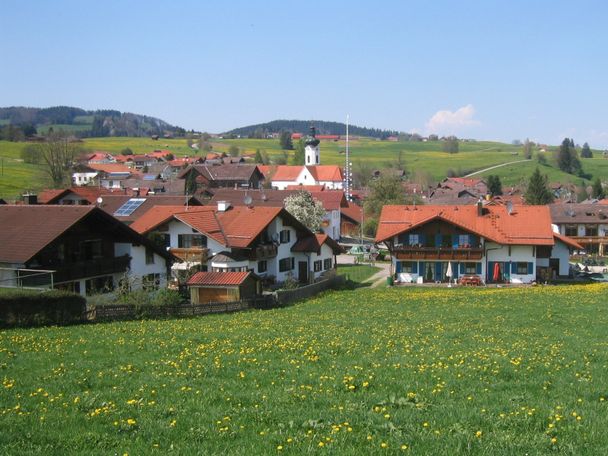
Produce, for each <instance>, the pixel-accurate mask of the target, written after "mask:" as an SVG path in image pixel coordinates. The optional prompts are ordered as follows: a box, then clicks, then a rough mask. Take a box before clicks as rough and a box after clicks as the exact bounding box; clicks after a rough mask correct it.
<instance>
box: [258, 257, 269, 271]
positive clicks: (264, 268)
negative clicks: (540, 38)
mask: <svg viewBox="0 0 608 456" xmlns="http://www.w3.org/2000/svg"><path fill="white" fill-rule="evenodd" d="M266 271H268V262H267V261H266V260H262V261H258V272H266Z"/></svg>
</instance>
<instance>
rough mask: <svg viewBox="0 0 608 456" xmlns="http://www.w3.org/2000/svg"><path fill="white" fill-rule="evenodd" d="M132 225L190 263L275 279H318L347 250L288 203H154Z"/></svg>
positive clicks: (331, 267) (189, 264)
mask: <svg viewBox="0 0 608 456" xmlns="http://www.w3.org/2000/svg"><path fill="white" fill-rule="evenodd" d="M132 227H133V229H135V230H136V231H138V232H139V233H141V234H144V235H149V236H150V235H151V236H155V237H156V238H157V239H161V240H162V243H163V245H165V246H166V247H167V248H168V249H169V251H170V252H171V253H172V254H174V255H175V256H177V257H179V258H180V259H182V260H183V261H184V263H185V265H184V267H186V268H190V267H192V266H196V265H198V266H200V267H201V269H202V270H203V271H209V272H246V271H251V272H253V273H255V274H256V275H257V276H259V277H261V278H264V279H265V280H267V281H270V282H284V281H285V280H287V279H289V278H292V279H295V280H297V281H299V282H301V283H309V282H312V281H314V280H316V279H318V278H319V277H320V276H321V275H322V274H323V273H327V272H328V271H333V269H334V268H335V267H336V262H335V255H337V254H338V253H340V252H341V248H340V247H339V246H338V244H337V243H336V242H335V241H333V240H332V239H331V238H330V237H328V236H327V235H317V236H315V235H314V234H313V233H311V232H310V230H308V228H306V227H305V226H304V225H302V224H301V223H300V222H298V221H297V220H296V219H295V218H294V217H293V216H292V215H291V214H289V212H287V211H286V210H285V209H283V208H282V207H247V206H237V207H233V206H231V205H230V204H229V203H227V202H222V201H220V202H218V203H217V205H216V206H205V207H198V208H197V207H192V208H187V209H186V208H183V207H174V208H170V207H154V208H152V209H151V210H149V211H148V212H147V213H146V214H144V215H143V216H142V217H140V218H139V219H138V220H137V221H136V222H135V223H133V225H132ZM177 268H179V266H177V267H176V269H177Z"/></svg>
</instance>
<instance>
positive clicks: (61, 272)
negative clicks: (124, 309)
mask: <svg viewBox="0 0 608 456" xmlns="http://www.w3.org/2000/svg"><path fill="white" fill-rule="evenodd" d="M130 264H131V257H130V256H128V255H125V256H121V257H116V258H97V259H94V260H87V261H77V262H75V263H68V264H66V265H64V266H62V267H59V268H57V269H56V271H55V273H54V274H53V281H54V282H55V283H61V282H71V281H73V280H78V279H84V278H87V277H96V276H103V275H109V274H118V273H121V272H125V271H126V270H127V268H128V267H129V265H130Z"/></svg>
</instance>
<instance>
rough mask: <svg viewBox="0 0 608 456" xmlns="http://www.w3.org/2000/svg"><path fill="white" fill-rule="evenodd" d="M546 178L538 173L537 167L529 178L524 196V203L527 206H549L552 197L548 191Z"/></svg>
mask: <svg viewBox="0 0 608 456" xmlns="http://www.w3.org/2000/svg"><path fill="white" fill-rule="evenodd" d="M547 182H548V177H547V175H546V174H545V175H544V176H543V175H542V174H541V173H540V170H539V169H538V167H537V168H536V170H535V171H534V174H532V177H530V181H529V183H528V188H527V190H526V193H525V195H524V198H525V200H526V203H528V204H540V205H543V204H550V203H552V202H553V195H552V194H551V191H550V190H549V185H548V183H547Z"/></svg>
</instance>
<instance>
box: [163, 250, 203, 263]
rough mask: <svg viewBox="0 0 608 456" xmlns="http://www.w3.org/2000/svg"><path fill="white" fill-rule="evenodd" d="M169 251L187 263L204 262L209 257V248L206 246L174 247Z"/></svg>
mask: <svg viewBox="0 0 608 456" xmlns="http://www.w3.org/2000/svg"><path fill="white" fill-rule="evenodd" d="M169 252H170V253H171V254H173V255H175V256H176V257H177V258H179V259H180V260H182V261H186V262H188V263H206V262H207V260H208V259H209V249H208V248H206V247H187V248H186V247H174V248H171V249H169Z"/></svg>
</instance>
